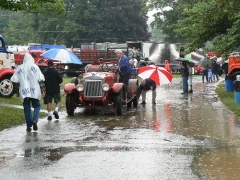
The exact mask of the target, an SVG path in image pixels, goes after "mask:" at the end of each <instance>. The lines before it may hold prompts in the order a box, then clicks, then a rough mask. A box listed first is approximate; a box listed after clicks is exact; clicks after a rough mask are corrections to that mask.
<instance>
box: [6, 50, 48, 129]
mask: <svg viewBox="0 0 240 180" xmlns="http://www.w3.org/2000/svg"><path fill="white" fill-rule="evenodd" d="M11 81H12V82H14V83H16V84H15V92H16V94H17V97H19V96H20V98H21V100H22V102H23V110H24V115H25V119H26V124H27V129H26V131H27V132H31V130H32V129H31V127H32V126H33V130H34V131H37V129H38V126H37V123H38V115H39V112H40V99H41V97H44V95H45V87H44V82H43V81H44V76H43V74H42V73H41V70H40V69H39V67H38V66H37V65H36V64H34V59H33V57H32V56H31V55H30V54H29V53H26V54H25V56H24V59H23V64H22V65H19V66H18V67H17V69H16V71H15V73H14V74H13V76H12V77H11ZM31 104H32V107H33V109H34V111H33V114H32V111H31Z"/></svg>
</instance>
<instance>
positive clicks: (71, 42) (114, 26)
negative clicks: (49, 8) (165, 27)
mask: <svg viewBox="0 0 240 180" xmlns="http://www.w3.org/2000/svg"><path fill="white" fill-rule="evenodd" d="M64 8H65V12H64V13H62V14H58V13H57V12H48V14H46V13H45V14H44V13H42V12H38V11H34V12H27V11H21V12H12V13H11V16H9V18H8V19H7V21H8V25H7V26H6V27H5V28H4V29H1V30H0V31H3V32H1V33H2V34H3V35H4V36H5V37H8V38H9V39H10V40H9V41H8V42H11V44H17V43H19V41H17V39H19V38H20V37H22V38H21V39H22V41H21V42H22V43H23V42H24V43H27V42H39V43H49V44H53V43H54V42H55V43H57V44H65V45H67V46H68V47H70V46H74V47H79V46H80V44H81V43H90V42H106V41H110V42H125V41H126V40H142V41H145V40H148V39H149V37H150V34H149V32H148V26H147V23H146V16H140V12H141V3H139V1H137V0H136V1H130V2H129V0H120V1H119V0H111V1H110V0H91V1H86V0H65V1H64ZM9 29H10V30H11V31H10V30H9ZM19 30H20V31H21V34H20V33H19V32H18V31H19ZM14 39H15V41H14ZM22 43H21V44H22ZM9 44H10V43H9Z"/></svg>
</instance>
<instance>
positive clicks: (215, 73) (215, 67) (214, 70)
mask: <svg viewBox="0 0 240 180" xmlns="http://www.w3.org/2000/svg"><path fill="white" fill-rule="evenodd" d="M218 69H219V65H218V64H217V61H216V60H215V61H214V62H213V64H212V76H213V81H215V77H216V79H217V81H218V80H219V78H218Z"/></svg>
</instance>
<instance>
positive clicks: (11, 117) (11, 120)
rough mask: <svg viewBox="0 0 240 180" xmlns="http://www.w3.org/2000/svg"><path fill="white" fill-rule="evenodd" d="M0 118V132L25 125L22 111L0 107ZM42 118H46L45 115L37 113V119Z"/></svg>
mask: <svg viewBox="0 0 240 180" xmlns="http://www.w3.org/2000/svg"><path fill="white" fill-rule="evenodd" d="M0 116H1V120H0V131H1V130H3V129H6V128H10V127H12V126H16V125H20V124H24V123H26V121H25V116H24V112H23V109H19V108H13V107H7V106H1V108H0ZM44 116H46V113H42V112H40V113H39V118H42V117H44Z"/></svg>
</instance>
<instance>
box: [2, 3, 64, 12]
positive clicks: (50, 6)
mask: <svg viewBox="0 0 240 180" xmlns="http://www.w3.org/2000/svg"><path fill="white" fill-rule="evenodd" d="M0 7H1V8H2V9H3V10H11V11H22V10H25V11H28V12H35V11H38V12H43V13H48V12H50V11H55V12H58V13H62V12H63V11H64V8H63V0H37V1H36V0H0Z"/></svg>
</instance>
